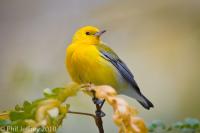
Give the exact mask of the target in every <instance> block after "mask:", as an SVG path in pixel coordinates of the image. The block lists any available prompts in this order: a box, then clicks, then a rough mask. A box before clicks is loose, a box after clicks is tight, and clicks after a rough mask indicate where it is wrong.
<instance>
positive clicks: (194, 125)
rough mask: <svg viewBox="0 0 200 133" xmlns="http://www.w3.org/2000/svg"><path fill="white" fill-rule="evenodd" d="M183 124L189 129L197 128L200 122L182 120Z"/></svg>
mask: <svg viewBox="0 0 200 133" xmlns="http://www.w3.org/2000/svg"><path fill="white" fill-rule="evenodd" d="M184 122H185V124H186V125H187V126H188V127H190V128H198V127H199V125H200V121H199V120H198V119H194V118H187V119H185V120H184Z"/></svg>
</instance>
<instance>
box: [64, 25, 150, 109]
mask: <svg viewBox="0 0 200 133" xmlns="http://www.w3.org/2000/svg"><path fill="white" fill-rule="evenodd" d="M104 32H106V31H105V30H102V31H100V30H99V29H98V28H96V27H93V26H85V27H83V28H80V29H79V30H78V31H77V32H76V33H75V34H74V36H73V39H72V43H71V44H70V45H69V47H68V48H67V50H66V52H67V55H66V56H67V57H66V66H67V70H68V72H69V74H70V76H71V78H72V80H73V81H74V82H76V83H79V84H85V83H93V84H95V85H110V86H112V87H113V88H115V89H116V90H117V92H118V93H122V94H125V95H127V96H129V97H133V98H135V99H136V100H137V101H138V102H139V103H140V104H141V105H142V106H143V107H144V108H146V109H150V108H151V107H153V104H152V103H151V102H150V101H149V100H148V99H147V98H146V97H145V96H144V95H143V94H142V93H141V91H140V89H139V87H138V85H137V83H136V82H135V80H134V77H133V74H132V73H131V71H130V70H129V69H128V67H127V66H126V65H125V63H124V62H123V61H122V60H121V59H120V58H119V57H118V56H117V54H116V53H115V52H114V51H113V50H112V49H111V48H109V47H108V46H106V45H105V44H104V43H103V42H102V41H101V40H100V37H101V35H102V34H103V33H104Z"/></svg>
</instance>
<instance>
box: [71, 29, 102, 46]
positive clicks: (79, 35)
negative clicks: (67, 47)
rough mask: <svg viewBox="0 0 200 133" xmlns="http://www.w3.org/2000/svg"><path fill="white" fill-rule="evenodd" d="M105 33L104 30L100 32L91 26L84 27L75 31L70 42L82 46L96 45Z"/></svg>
mask: <svg viewBox="0 0 200 133" xmlns="http://www.w3.org/2000/svg"><path fill="white" fill-rule="evenodd" d="M105 32H106V31H105V30H102V31H100V30H99V29H98V28H96V27H93V26H85V27H82V28H80V29H79V30H78V31H76V33H75V34H74V36H73V40H72V41H73V42H81V43H84V44H98V43H99V42H100V37H101V35H102V34H103V33H105Z"/></svg>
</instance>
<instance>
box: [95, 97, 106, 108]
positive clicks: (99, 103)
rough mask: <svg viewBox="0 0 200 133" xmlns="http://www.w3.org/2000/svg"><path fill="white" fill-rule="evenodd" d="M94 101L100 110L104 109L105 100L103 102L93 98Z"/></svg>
mask: <svg viewBox="0 0 200 133" xmlns="http://www.w3.org/2000/svg"><path fill="white" fill-rule="evenodd" d="M92 101H93V103H94V104H96V105H98V106H100V108H102V107H103V104H104V102H105V100H101V99H98V98H96V97H93V98H92Z"/></svg>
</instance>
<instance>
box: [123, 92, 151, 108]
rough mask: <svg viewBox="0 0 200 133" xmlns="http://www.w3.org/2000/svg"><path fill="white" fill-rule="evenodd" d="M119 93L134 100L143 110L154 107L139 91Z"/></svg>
mask: <svg viewBox="0 0 200 133" xmlns="http://www.w3.org/2000/svg"><path fill="white" fill-rule="evenodd" d="M138 90H139V89H138ZM121 93H122V94H124V95H127V96H129V97H131V98H135V99H136V100H137V101H138V102H139V103H140V104H141V105H142V106H143V107H144V108H145V109H148V110H149V109H150V108H153V107H154V105H153V104H152V103H151V102H150V101H149V100H148V99H147V98H146V97H145V96H144V95H143V94H142V93H141V92H140V91H136V89H133V88H128V89H124V90H123V91H121Z"/></svg>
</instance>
